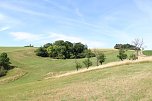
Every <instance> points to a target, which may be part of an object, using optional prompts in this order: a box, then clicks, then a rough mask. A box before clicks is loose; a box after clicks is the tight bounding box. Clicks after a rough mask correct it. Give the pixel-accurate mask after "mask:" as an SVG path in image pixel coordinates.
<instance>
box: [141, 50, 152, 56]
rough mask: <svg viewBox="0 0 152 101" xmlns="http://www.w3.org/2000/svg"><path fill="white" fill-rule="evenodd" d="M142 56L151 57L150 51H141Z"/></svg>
mask: <svg viewBox="0 0 152 101" xmlns="http://www.w3.org/2000/svg"><path fill="white" fill-rule="evenodd" d="M143 54H144V55H146V56H152V50H145V51H143Z"/></svg>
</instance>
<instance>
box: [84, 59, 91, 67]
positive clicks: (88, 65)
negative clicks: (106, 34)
mask: <svg viewBox="0 0 152 101" xmlns="http://www.w3.org/2000/svg"><path fill="white" fill-rule="evenodd" d="M83 63H84V65H85V66H86V67H87V69H88V68H89V67H90V66H92V62H91V61H90V59H89V58H87V59H85V60H84V61H83Z"/></svg>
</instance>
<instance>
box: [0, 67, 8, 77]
mask: <svg viewBox="0 0 152 101" xmlns="http://www.w3.org/2000/svg"><path fill="white" fill-rule="evenodd" d="M6 73H7V70H4V68H3V67H0V77H2V76H5V75H6Z"/></svg>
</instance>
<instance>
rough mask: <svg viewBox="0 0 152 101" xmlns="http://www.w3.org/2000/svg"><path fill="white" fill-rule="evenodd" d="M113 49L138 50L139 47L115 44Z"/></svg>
mask: <svg viewBox="0 0 152 101" xmlns="http://www.w3.org/2000/svg"><path fill="white" fill-rule="evenodd" d="M114 48H115V49H128V50H136V49H138V50H140V48H139V47H137V46H135V45H131V44H116V45H115V46H114Z"/></svg>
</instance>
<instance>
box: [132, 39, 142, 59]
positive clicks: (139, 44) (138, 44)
mask: <svg viewBox="0 0 152 101" xmlns="http://www.w3.org/2000/svg"><path fill="white" fill-rule="evenodd" d="M132 43H133V45H134V46H135V47H136V48H135V51H136V55H137V57H138V55H139V51H140V50H141V49H143V44H144V41H143V39H141V40H140V39H139V38H136V39H134V40H133V41H132Z"/></svg>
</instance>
